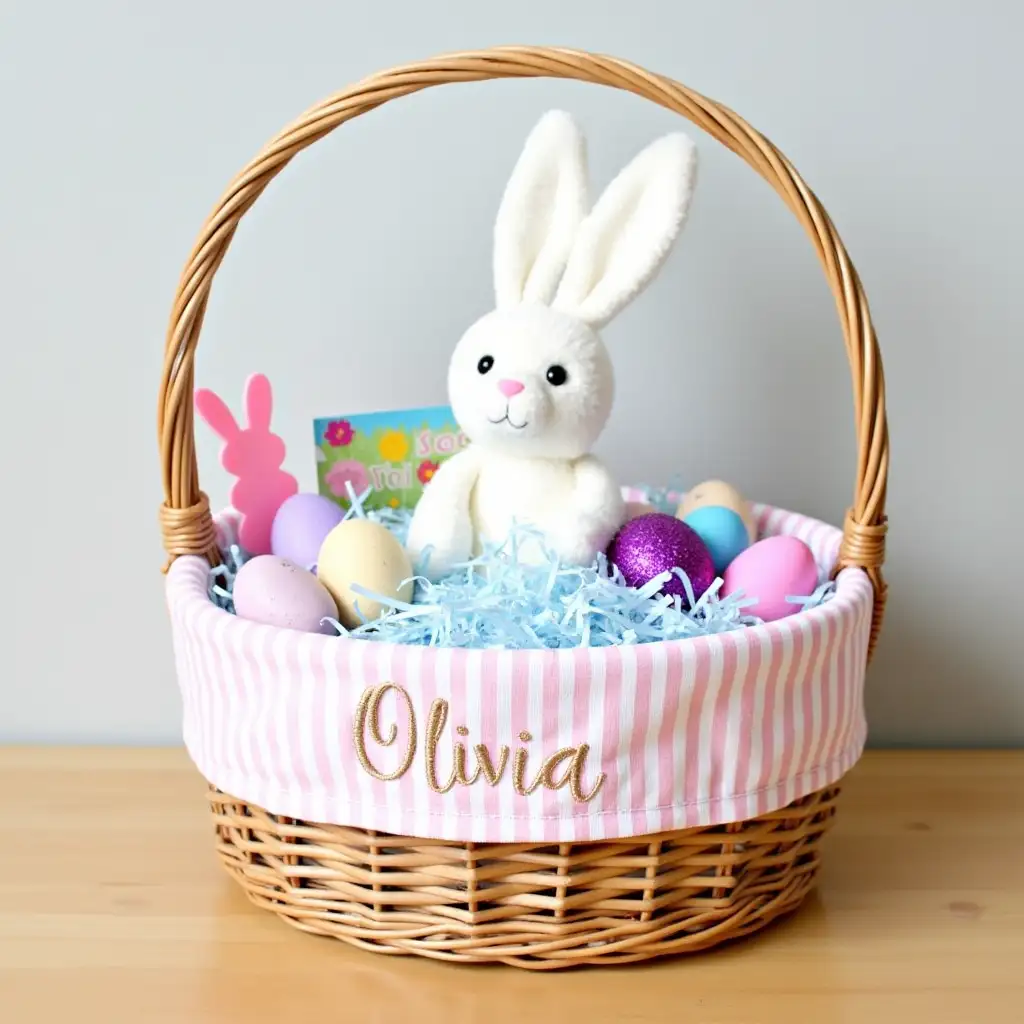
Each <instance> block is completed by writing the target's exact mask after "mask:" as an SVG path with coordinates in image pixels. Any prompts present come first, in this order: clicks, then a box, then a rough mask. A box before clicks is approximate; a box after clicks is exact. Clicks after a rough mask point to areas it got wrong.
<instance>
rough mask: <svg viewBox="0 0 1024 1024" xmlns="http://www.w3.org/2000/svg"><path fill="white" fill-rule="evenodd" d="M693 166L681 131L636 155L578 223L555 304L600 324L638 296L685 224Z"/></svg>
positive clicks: (693, 152)
mask: <svg viewBox="0 0 1024 1024" xmlns="http://www.w3.org/2000/svg"><path fill="white" fill-rule="evenodd" d="M696 173H697V150H696V147H695V146H694V144H693V142H692V141H691V140H690V139H689V138H687V136H685V135H682V134H679V133H673V134H671V135H665V136H663V137H662V138H660V139H657V140H655V141H654V142H652V143H651V144H650V145H649V146H648V147H647V148H646V149H644V150H642V151H641V152H640V153H639V154H637V156H636V157H634V159H633V160H632V161H631V162H630V163H628V164H627V165H626V166H625V167H624V168H623V169H622V170H621V171H620V172H619V174H618V175H617V176H616V178H615V179H614V180H613V181H612V182H611V184H610V185H609V186H608V188H607V189H605V191H604V193H603V194H602V195H601V198H600V199H598V201H597V204H596V205H595V206H594V209H593V210H592V211H591V213H590V215H589V216H588V217H587V218H586V220H584V222H583V223H582V224H581V225H580V229H579V231H578V232H577V234H576V240H575V244H574V245H573V248H572V251H571V253H570V254H569V260H568V263H567V265H566V268H565V274H564V276H563V277H562V281H561V284H560V286H559V288H558V292H557V294H556V296H555V299H554V302H553V303H552V305H554V306H555V307H556V308H558V309H562V310H565V311H566V312H567V313H572V314H573V315H574V316H577V317H579V319H581V320H583V321H584V322H586V323H588V324H591V325H592V326H594V327H600V326H602V325H603V324H606V323H607V322H608V321H609V320H611V318H612V317H613V316H615V314H616V313H618V312H619V311H620V310H621V309H622V308H623V307H624V306H626V305H628V304H629V303H630V302H631V301H632V300H633V299H634V298H636V296H637V295H639V293H640V292H641V291H642V290H643V289H644V288H645V287H646V286H647V284H648V283H649V282H650V281H651V279H652V278H653V277H654V275H655V274H656V273H657V272H658V270H659V268H660V267H661V265H662V264H663V263H664V262H665V259H666V257H667V256H668V254H669V250H670V249H671V248H672V243H673V242H674V241H675V238H676V236H677V235H678V234H679V230H680V228H682V226H683V221H684V220H685V219H686V214H687V212H688V210H689V207H690V199H691V197H692V195H693V186H694V181H695V179H696Z"/></svg>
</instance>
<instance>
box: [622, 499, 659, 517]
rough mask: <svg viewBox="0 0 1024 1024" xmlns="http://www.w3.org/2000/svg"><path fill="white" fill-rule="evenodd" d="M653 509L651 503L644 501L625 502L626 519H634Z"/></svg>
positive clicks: (649, 512) (648, 513)
mask: <svg viewBox="0 0 1024 1024" xmlns="http://www.w3.org/2000/svg"><path fill="white" fill-rule="evenodd" d="M653 511H655V509H654V506H653V505H648V504H647V502H646V501H627V502H626V519H627V521H628V520H630V519H636V518H637V517H638V516H648V515H650V514H651V513H652V512H653Z"/></svg>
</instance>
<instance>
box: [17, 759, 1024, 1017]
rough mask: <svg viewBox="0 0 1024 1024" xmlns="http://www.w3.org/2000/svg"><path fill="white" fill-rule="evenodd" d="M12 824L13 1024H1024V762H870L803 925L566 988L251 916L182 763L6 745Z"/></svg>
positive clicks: (201, 792) (198, 788)
mask: <svg viewBox="0 0 1024 1024" xmlns="http://www.w3.org/2000/svg"><path fill="white" fill-rule="evenodd" d="M0 811H2V813H3V819H2V820H3V826H4V827H3V831H2V840H0V1021H2V1022H3V1024H45V1022H49V1021H61V1022H63V1021H75V1022H82V1024H91V1022H93V1021H96V1022H100V1021H102V1022H104V1024H121V1022H131V1024H161V1022H171V1021H173V1022H179V1021H180V1022H190V1024H207V1022H210V1024H214V1022H216V1024H232V1022H235V1021H238V1022H242V1021H244V1022H246V1024H261V1022H263V1021H267V1022H269V1021H273V1022H275V1024H293V1022H294V1024H301V1022H306V1021H308V1022H310V1024H312V1022H313V1021H316V1022H317V1024H323V1022H330V1021H335V1020H337V1021H359V1022H373V1024H376V1022H384V1021H396V1022H409V1024H431V1022H435V1021H436V1022H445V1024H461V1022H468V1021H483V1022H487V1024H503V1022H505V1021H509V1022H512V1021H515V1022H517V1024H520V1022H527V1021H529V1022H545V1021H562V1020H565V1019H567V1018H568V1017H569V1016H570V1015H571V1016H572V1017H574V1018H575V1017H577V1016H579V1017H581V1018H582V1019H584V1020H587V1021H588V1022H594V1021H622V1022H626V1024H631V1022H660V1021H666V1022H667V1021H672V1022H673V1024H680V1022H686V1024H690V1022H694V1024H702V1022H707V1024H712V1022H713V1024H732V1022H742V1024H762V1022H763V1024H775V1022H783V1021H784V1022H786V1024H792V1022H797V1021H799V1022H807V1024H848V1022H860V1021H870V1022H871V1024H887V1022H890V1021H891V1022H897V1021H898V1022H918V1021H920V1022H928V1024H948V1022H958V1024H981V1022H984V1024H1003V1022H1006V1024H1009V1022H1011V1021H1012V1022H1018V1021H1020V1020H1024V858H1022V856H1021V841H1022V840H1024V753H996V752H993V753H971V752H960V753H946V752H943V753H910V752H900V753H871V754H869V755H867V756H866V757H865V759H864V760H863V761H862V762H861V764H860V765H858V767H857V768H856V769H855V770H854V771H853V773H852V774H851V776H850V777H849V779H848V783H847V786H846V791H845V793H844V797H843V800H842V802H841V804H840V811H839V817H838V822H837V825H836V827H835V829H834V831H833V832H832V834H831V835H830V836H829V838H828V839H827V840H826V853H825V871H824V879H823V885H822V888H821V891H820V893H819V894H818V895H817V896H816V897H813V898H812V899H811V901H810V902H809V903H808V904H807V905H805V907H804V909H803V910H802V911H800V912H799V913H798V914H797V915H796V916H795V917H794V918H791V919H790V920H788V921H784V922H782V923H781V924H778V925H776V926H774V927H772V928H770V929H769V930H768V931H766V932H764V933H763V934H761V935H760V936H759V937H756V938H754V939H751V940H749V941H747V942H744V943H741V944H737V945H734V946H731V947H728V948H726V949H722V950H718V951H715V952H712V953H710V954H708V955H706V956H700V957H694V958H687V959H684V960H676V961H667V962H658V963H654V964H650V965H640V966H635V967H616V968H603V969H602V968H598V969H587V970H583V971H579V972H568V973H561V974H558V975H552V976H537V975H532V974H526V973H524V972H521V971H516V970H513V969H510V968H485V967H457V966H451V965H445V964H437V963H431V962H427V961H422V960H418V959H409V958H398V957H384V956H379V955H373V954H369V953H362V952H359V951H357V950H353V949H349V948H347V947H345V946H343V945H342V944H341V943H337V942H333V941H331V940H327V939H317V938H313V937H311V936H306V935H302V934H300V933H297V932H295V931H293V930H292V929H290V928H288V927H287V926H286V925H284V924H282V923H280V922H279V921H278V920H277V919H276V918H274V917H273V916H271V915H269V914H266V913H265V912H262V911H257V910H255V909H253V908H252V907H250V906H249V904H248V903H247V902H246V901H245V899H244V897H243V895H242V893H241V891H240V890H239V889H238V888H237V886H235V885H234V883H232V882H231V881H230V880H229V879H228V878H227V877H226V875H224V874H223V873H222V872H221V870H220V868H219V867H218V866H217V863H216V861H215V859H214V854H213V849H212V842H211V837H210V835H209V826H208V814H207V810H206V804H205V784H204V782H203V780H202V779H201V778H199V776H198V775H197V774H196V772H195V771H194V769H192V767H191V766H190V764H189V763H188V760H187V758H186V756H185V755H184V753H183V752H181V751H179V750H109V749H103V750H69V749H18V748H7V749H3V748H0Z"/></svg>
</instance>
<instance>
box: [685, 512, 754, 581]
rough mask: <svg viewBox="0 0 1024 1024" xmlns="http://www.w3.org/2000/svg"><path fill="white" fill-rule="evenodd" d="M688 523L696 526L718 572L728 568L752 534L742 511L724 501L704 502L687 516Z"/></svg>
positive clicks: (746, 546)
mask: <svg viewBox="0 0 1024 1024" xmlns="http://www.w3.org/2000/svg"><path fill="white" fill-rule="evenodd" d="M683 522H684V523H686V525H687V526H692V527H693V529H695V530H696V531H697V535H698V536H699V537H700V539H701V540H702V541H704V545H705V546H706V547H707V549H708V551H710V552H711V558H712V560H713V561H714V563H715V572H717V573H718V574H719V575H721V573H723V572H725V568H726V566H727V565H729V563H730V562H731V561H732V560H733V559H734V558H735V557H736V556H737V555H738V554H739V553H740V552H741V551H744V550H746V549H747V548H748V547H749V546H750V535H749V534H748V533H747V524H746V523H744V522H743V520H742V519H741V518H740V514H739V513H738V512H734V511H733V510H732V509H731V508H725V507H724V506H722V505H702V506H701V507H700V508H695V509H694V510H693V511H692V512H690V513H689V514H688V515H687V516H686V517H685V518H684V519H683Z"/></svg>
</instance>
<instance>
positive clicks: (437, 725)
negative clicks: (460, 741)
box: [423, 697, 458, 793]
mask: <svg viewBox="0 0 1024 1024" xmlns="http://www.w3.org/2000/svg"><path fill="white" fill-rule="evenodd" d="M447 721H448V701H446V700H443V699H442V698H441V697H435V698H434V702H433V704H431V705H430V712H429V713H428V714H427V741H426V744H425V746H424V750H423V753H424V754H425V755H426V759H427V760H426V769H427V785H428V786H429V787H430V788H431V789H432V790H433V791H434V792H435V793H447V792H448V791H449V790H450V789H451V788H452V786H454V785H455V783H456V782H457V781H458V780H457V779H456V771H457V769H458V764H455V765H453V766H452V773H451V775H449V776H448V781H447V782H446V783H445V784H444V785H443V786H442V785H439V783H438V781H437V744H438V743H439V742H440V741H441V733H442V732H444V724H445V722H447Z"/></svg>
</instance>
